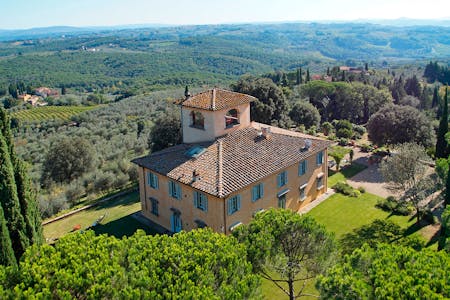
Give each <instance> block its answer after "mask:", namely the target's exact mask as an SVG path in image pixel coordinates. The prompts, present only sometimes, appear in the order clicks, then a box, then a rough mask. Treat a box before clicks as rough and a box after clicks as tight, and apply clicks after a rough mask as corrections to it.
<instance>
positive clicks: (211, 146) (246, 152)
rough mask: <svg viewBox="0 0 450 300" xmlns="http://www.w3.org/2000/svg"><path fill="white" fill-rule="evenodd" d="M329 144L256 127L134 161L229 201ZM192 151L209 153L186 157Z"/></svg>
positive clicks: (171, 148) (287, 132) (295, 133)
mask: <svg viewBox="0 0 450 300" xmlns="http://www.w3.org/2000/svg"><path fill="white" fill-rule="evenodd" d="M261 127H270V128H271V133H270V138H268V139H266V138H263V137H261V136H260V128H261ZM306 139H310V140H311V141H312V145H311V147H310V149H309V150H308V151H304V150H302V148H303V147H304V146H305V140H306ZM328 145H330V142H329V141H326V140H322V139H319V138H316V137H313V136H309V135H306V134H301V133H297V132H293V131H289V130H284V129H281V128H277V127H272V126H268V125H264V124H260V123H255V122H252V124H251V126H250V127H248V128H244V129H240V130H237V131H235V132H233V133H230V134H228V135H225V136H223V137H220V138H218V139H216V140H215V141H213V142H209V143H198V144H180V145H177V146H173V147H170V148H168V149H165V150H162V151H158V152H155V153H152V154H151V155H148V156H145V157H140V158H137V159H135V160H133V162H134V163H136V164H138V165H140V166H143V167H145V168H147V169H150V170H152V171H154V172H157V173H159V174H162V175H165V176H167V177H169V178H172V179H174V180H177V181H179V182H181V183H184V184H187V185H190V186H192V187H193V188H195V189H198V190H201V191H203V192H205V193H208V194H211V195H214V196H216V197H220V198H225V197H227V196H228V195H230V194H231V193H233V192H236V191H238V190H241V189H242V188H244V187H246V186H248V185H250V184H252V183H254V182H257V181H259V180H261V179H263V178H264V177H266V176H268V175H271V174H273V173H277V172H279V171H280V170H283V169H285V168H286V167H288V166H291V165H293V164H296V163H298V162H300V161H301V160H303V159H305V158H307V157H310V156H311V155H314V154H316V153H317V152H319V151H321V150H323V149H325V148H326V147H328ZM192 147H203V148H205V151H204V152H203V153H202V154H201V155H199V156H198V157H197V158H192V157H189V156H187V155H186V152H187V151H188V150H189V149H192ZM194 171H196V172H197V173H198V174H199V177H200V179H199V180H193V173H194Z"/></svg>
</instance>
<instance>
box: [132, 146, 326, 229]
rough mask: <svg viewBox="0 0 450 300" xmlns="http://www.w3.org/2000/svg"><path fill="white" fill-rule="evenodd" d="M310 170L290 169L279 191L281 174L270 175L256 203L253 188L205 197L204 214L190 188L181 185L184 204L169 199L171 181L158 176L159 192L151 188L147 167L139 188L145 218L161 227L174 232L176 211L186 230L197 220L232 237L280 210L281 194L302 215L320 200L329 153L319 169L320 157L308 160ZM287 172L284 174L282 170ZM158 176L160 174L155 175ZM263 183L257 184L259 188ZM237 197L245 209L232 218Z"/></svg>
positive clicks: (324, 185) (141, 177)
mask: <svg viewBox="0 0 450 300" xmlns="http://www.w3.org/2000/svg"><path fill="white" fill-rule="evenodd" d="M307 160H308V162H307V164H308V168H307V171H306V174H304V175H302V176H298V166H299V163H296V164H294V165H291V166H290V167H288V168H286V169H285V170H287V172H288V183H287V184H286V185H285V186H283V187H280V188H278V187H277V175H278V174H279V173H280V172H281V171H280V172H278V173H274V174H270V175H268V176H267V177H266V178H264V179H263V180H261V181H260V182H263V183H264V197H263V198H262V199H259V200H257V201H255V202H252V187H253V186H254V184H253V185H251V186H247V187H245V188H244V189H242V190H240V191H239V192H236V193H234V194H232V195H230V196H229V197H227V198H225V199H219V198H216V197H214V196H211V195H208V194H205V195H206V196H207V198H208V211H207V212H204V211H202V210H200V209H198V208H196V207H194V200H193V192H194V190H195V189H193V188H191V187H190V186H188V185H184V184H181V183H179V184H180V186H181V191H182V198H181V200H177V199H175V198H172V197H171V196H169V188H168V184H169V183H168V182H169V179H168V178H167V177H165V176H163V175H161V174H157V175H158V181H159V188H158V189H153V188H151V187H150V186H148V185H147V174H146V172H148V170H146V169H144V168H143V167H140V168H139V188H140V198H141V205H142V212H143V214H144V215H145V216H146V217H147V218H149V219H150V220H152V221H154V222H155V223H158V224H160V225H161V226H163V227H165V228H167V229H169V230H170V229H171V224H170V217H171V215H172V210H171V208H172V207H173V208H176V209H178V210H179V211H181V220H182V224H183V230H191V229H194V228H197V224H196V223H195V220H196V219H199V220H202V221H203V222H205V223H206V224H207V225H208V226H209V227H211V228H212V229H213V230H215V231H217V232H224V233H226V234H229V233H230V226H232V225H234V224H236V223H238V222H242V223H248V222H249V221H250V220H251V219H252V217H253V215H254V213H255V212H257V211H258V210H260V209H267V208H270V207H278V198H277V194H278V193H279V192H281V191H284V190H286V189H289V192H288V193H286V208H289V209H291V210H293V211H298V210H299V209H301V208H302V207H303V206H305V205H307V204H308V203H310V202H311V201H314V200H315V199H316V198H317V197H318V196H320V195H321V194H323V193H324V192H326V190H327V176H328V172H327V151H326V150H324V162H323V164H322V165H320V166H317V164H316V154H312V155H311V156H310V157H309V158H308V159H307ZM282 171H283V170H282ZM320 173H324V175H323V188H322V189H320V190H317V188H316V186H317V185H316V180H317V176H318V175H319V174H320ZM155 174H156V173H155ZM258 183H259V182H255V184H258ZM305 183H306V184H307V187H306V198H305V199H304V200H300V190H299V187H300V186H302V185H304V184H305ZM236 194H240V195H241V209H240V210H239V211H237V212H235V213H233V214H232V215H228V211H227V203H228V199H229V198H230V197H232V196H234V195H236ZM150 197H153V198H155V199H157V200H158V201H159V207H158V210H159V216H155V215H153V214H152V213H151V202H150V200H149V198H150Z"/></svg>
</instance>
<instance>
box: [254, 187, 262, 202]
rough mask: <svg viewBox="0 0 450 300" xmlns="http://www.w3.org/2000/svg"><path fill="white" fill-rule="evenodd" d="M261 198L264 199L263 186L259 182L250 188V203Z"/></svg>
mask: <svg viewBox="0 0 450 300" xmlns="http://www.w3.org/2000/svg"><path fill="white" fill-rule="evenodd" d="M262 197H264V184H263V183H262V182H261V183H260V184H257V185H255V186H253V188H252V201H253V202H255V201H258V200H259V199H261V198H262Z"/></svg>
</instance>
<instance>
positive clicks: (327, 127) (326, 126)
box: [320, 122, 334, 135]
mask: <svg viewBox="0 0 450 300" xmlns="http://www.w3.org/2000/svg"><path fill="white" fill-rule="evenodd" d="M320 128H321V129H322V133H323V134H324V135H329V134H331V133H332V132H333V130H334V126H333V124H331V123H330V122H324V123H323V124H322V125H321V126H320Z"/></svg>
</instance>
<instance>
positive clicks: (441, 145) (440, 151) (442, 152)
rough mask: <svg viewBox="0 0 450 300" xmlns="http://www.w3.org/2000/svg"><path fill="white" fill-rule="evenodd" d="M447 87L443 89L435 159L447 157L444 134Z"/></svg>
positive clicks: (446, 122)
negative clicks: (443, 94) (442, 103)
mask: <svg viewBox="0 0 450 300" xmlns="http://www.w3.org/2000/svg"><path fill="white" fill-rule="evenodd" d="M447 98H448V97H447V87H446V88H445V97H444V107H443V109H442V117H441V121H440V123H439V129H438V134H437V142H436V158H446V157H448V146H447V141H446V139H445V134H446V133H447V132H448V99H447Z"/></svg>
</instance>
